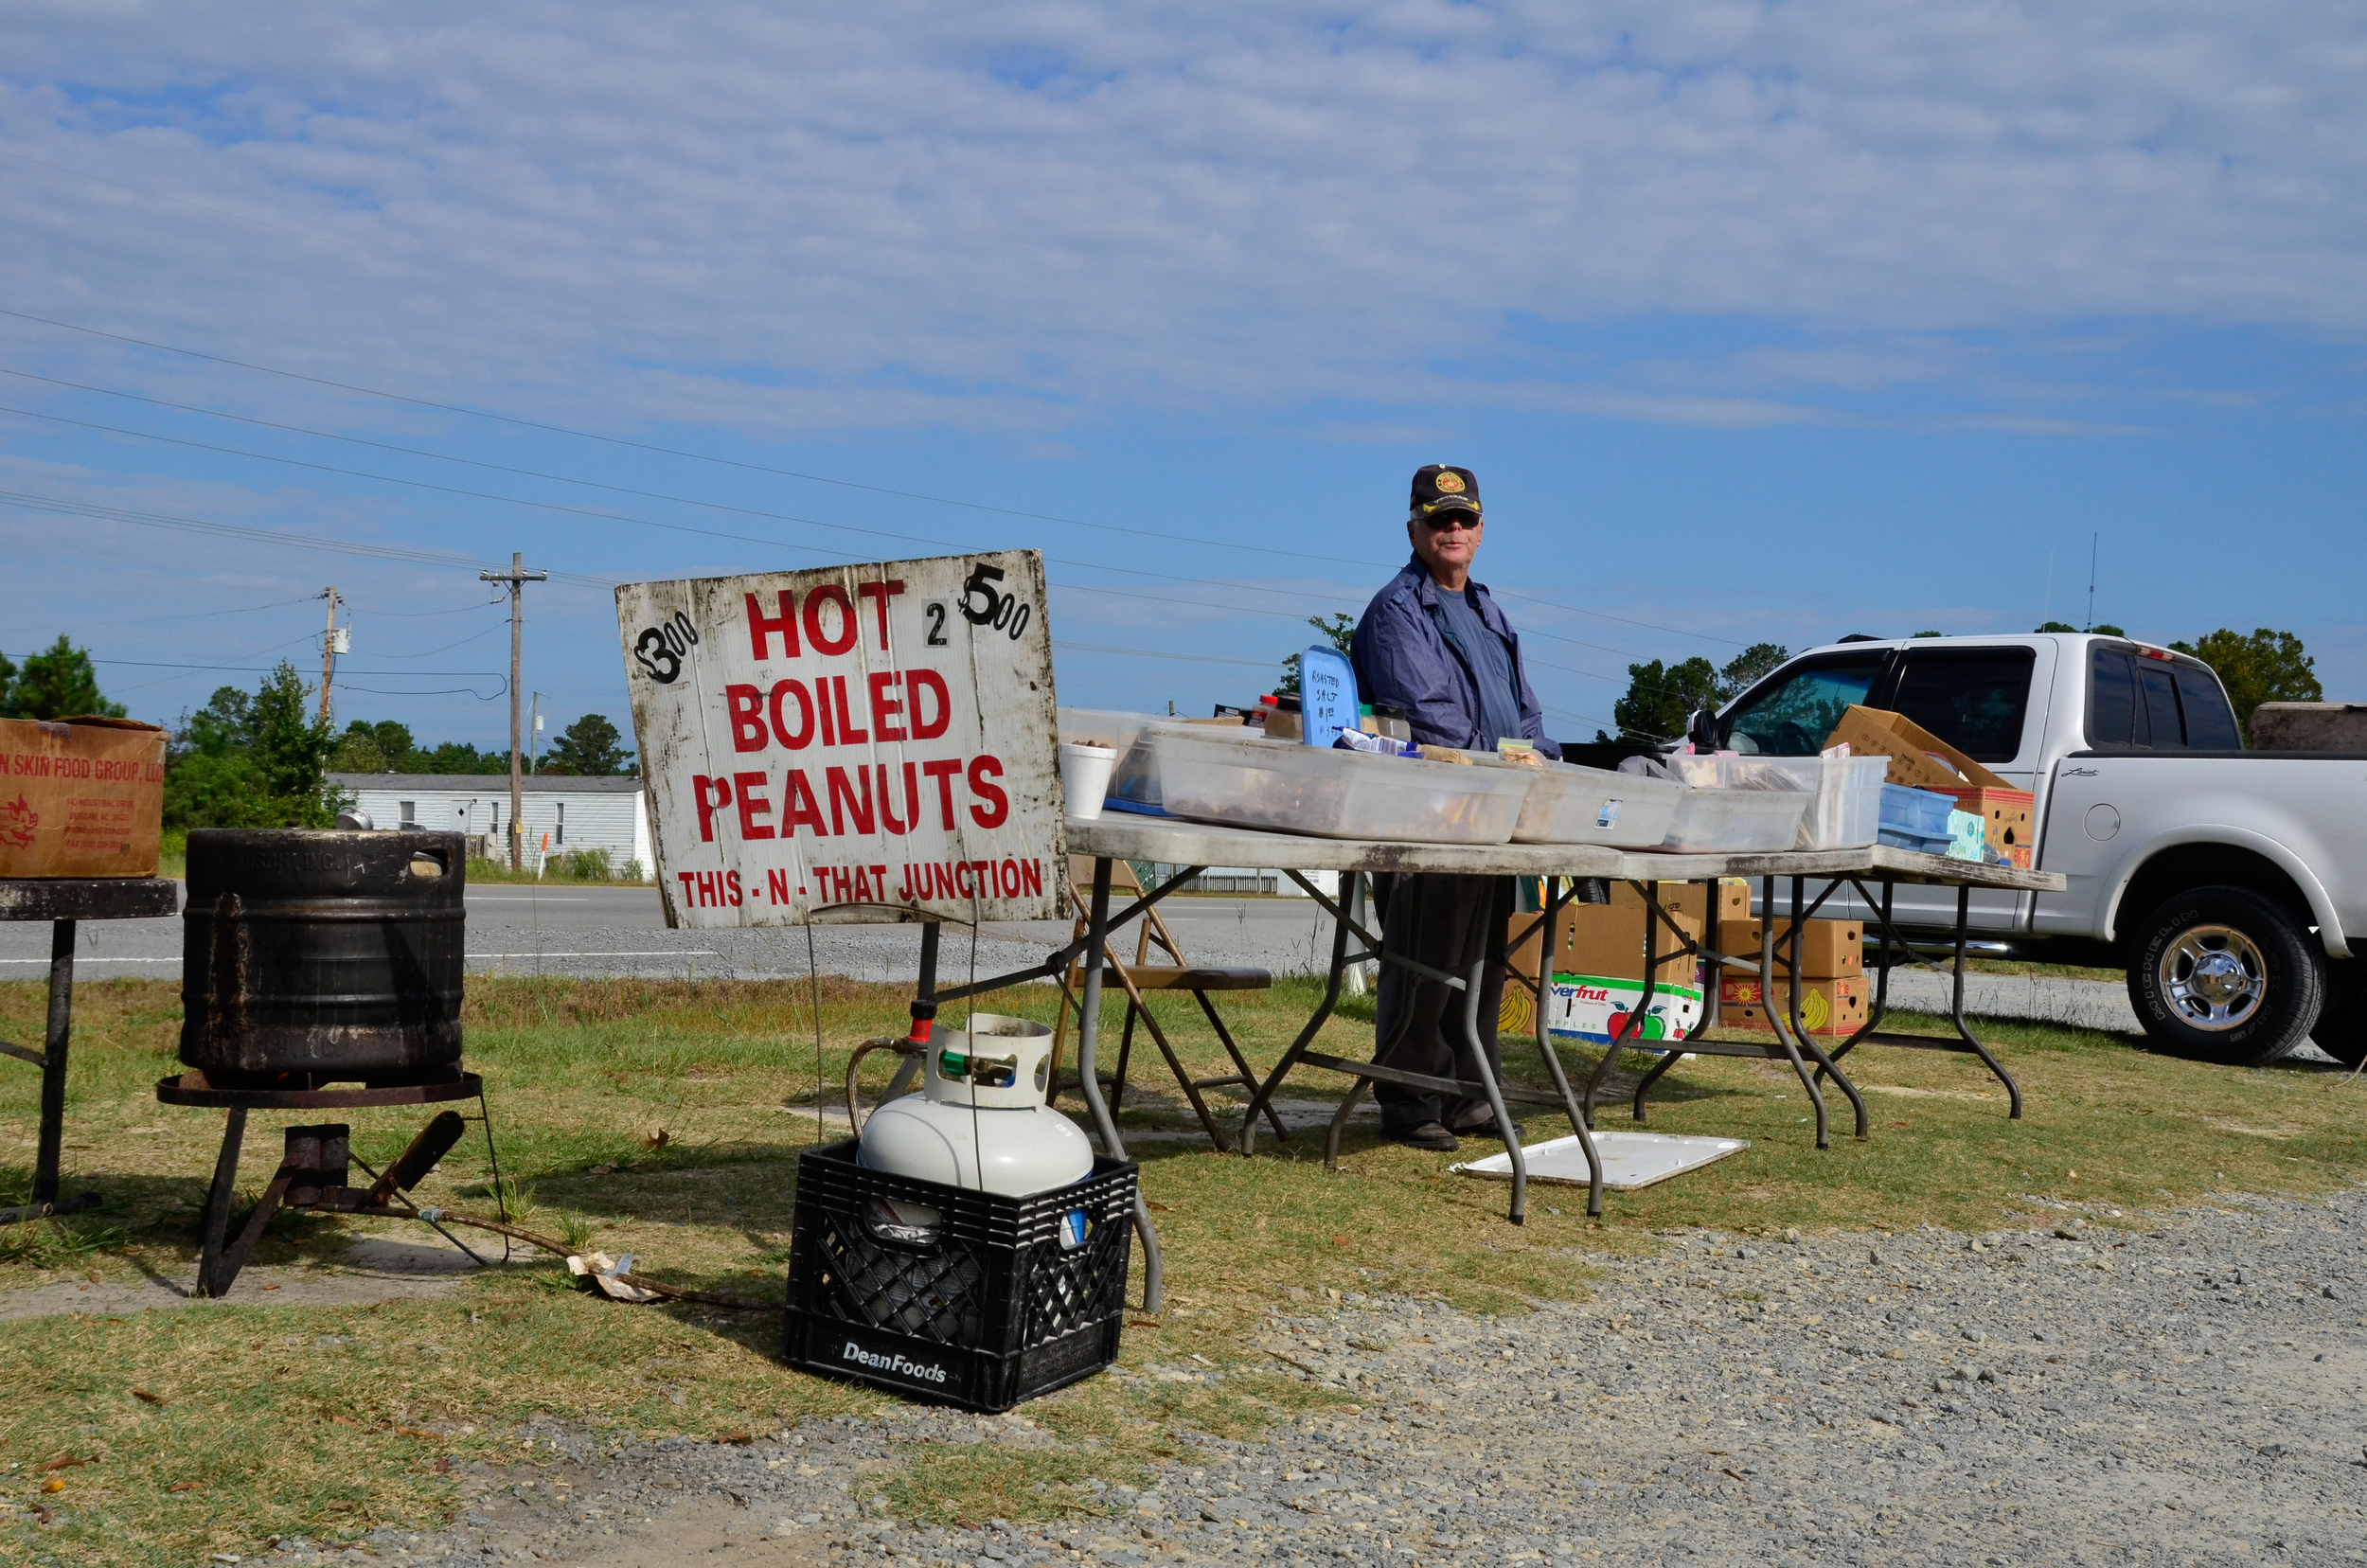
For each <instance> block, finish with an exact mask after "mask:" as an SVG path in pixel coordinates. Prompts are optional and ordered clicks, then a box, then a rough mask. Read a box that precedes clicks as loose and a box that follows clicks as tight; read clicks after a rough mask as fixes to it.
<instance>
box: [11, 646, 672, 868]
mask: <svg viewBox="0 0 2367 1568" xmlns="http://www.w3.org/2000/svg"><path fill="white" fill-rule="evenodd" d="M317 689H318V688H317V687H314V686H308V685H307V684H306V683H305V679H304V677H303V675H302V674H300V673H299V672H298V671H297V669H296V667H295V666H294V664H293V663H290V662H289V661H287V660H284V659H283V660H281V661H280V663H279V665H278V666H277V668H275V669H273V670H272V672H271V673H270V674H268V675H266V676H264V677H263V679H262V681H261V682H260V683H259V684H258V686H256V688H255V689H254V690H253V691H245V690H242V689H240V687H238V686H218V687H216V688H215V691H214V694H213V695H212V696H211V697H209V698H207V699H206V702H205V706H204V707H201V708H198V709H197V710H195V711H194V712H185V713H183V714H182V715H181V721H180V722H179V723H178V724H177V725H175V726H174V727H173V728H172V729H171V730H169V732H168V735H167V739H166V742H165V826H166V827H168V828H328V827H330V826H333V825H334V823H335V822H336V819H337V810H338V807H339V806H340V805H341V804H342V803H343V802H344V799H345V793H344V792H343V791H342V790H340V789H339V788H338V787H337V785H336V784H335V783H333V782H332V781H331V779H330V778H329V775H331V774H341V773H343V774H356V773H400V774H507V772H509V753H508V752H507V751H506V750H485V751H480V750H478V749H477V748H476V747H474V746H472V745H470V744H468V743H467V742H465V741H445V742H443V743H442V744H440V745H436V746H422V745H420V744H418V742H417V741H416V740H415V739H413V738H412V734H411V731H410V728H409V726H407V725H404V724H400V723H398V722H394V721H392V720H382V721H380V722H376V723H371V722H365V721H364V720H360V719H356V720H354V721H352V722H349V723H348V724H347V725H346V727H345V729H344V730H343V731H342V732H339V731H337V730H335V729H334V728H333V727H332V726H331V724H330V723H329V721H326V720H324V719H322V718H321V717H320V712H319V706H318V704H317V703H316V702H315V700H314V699H315V694H316V692H317ZM85 714H102V715H105V716H107V717H109V718H115V719H120V718H122V717H124V707H123V704H120V703H112V702H109V701H108V700H107V698H106V695H105V694H104V693H103V692H101V691H100V690H99V688H98V669H97V668H96V667H95V666H94V665H93V664H92V662H91V656H90V652H89V650H87V649H80V648H77V647H75V646H74V644H73V641H72V640H71V639H70V638H67V637H63V636H61V637H60V638H59V639H58V640H57V641H56V642H55V643H53V644H52V645H50V646H49V647H48V648H46V649H44V650H41V651H40V652H38V653H32V654H28V655H27V656H26V659H25V662H24V664H23V665H22V666H20V665H18V664H17V663H16V662H15V661H13V660H11V659H10V658H9V656H8V655H7V654H5V653H0V719H69V718H75V717H79V716H81V715H85ZM535 771H536V772H538V773H546V774H575V775H589V776H596V777H605V776H612V775H625V774H632V773H634V772H636V771H637V768H636V765H635V763H634V762H633V755H632V752H631V751H630V750H628V749H627V748H626V747H625V745H624V737H623V736H622V735H621V734H620V733H618V731H617V728H616V726H615V725H614V723H611V722H609V721H608V720H607V719H606V718H605V717H603V716H602V715H600V714H596V713H587V714H585V715H584V716H583V717H582V718H580V719H578V720H577V721H576V722H574V723H572V724H570V725H568V726H567V728H566V729H565V730H564V731H563V732H562V733H561V735H560V737H559V738H558V739H556V740H554V741H552V742H551V745H550V749H549V750H548V751H547V752H545V753H544V754H543V756H542V757H540V758H538V759H537V762H536V767H535Z"/></svg>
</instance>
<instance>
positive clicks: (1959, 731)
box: [1891, 648, 2038, 762]
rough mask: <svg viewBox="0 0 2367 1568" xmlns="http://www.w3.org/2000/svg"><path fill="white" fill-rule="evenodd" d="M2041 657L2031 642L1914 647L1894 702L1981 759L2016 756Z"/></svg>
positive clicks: (1894, 704)
mask: <svg viewBox="0 0 2367 1568" xmlns="http://www.w3.org/2000/svg"><path fill="white" fill-rule="evenodd" d="M2037 661H2038V655H2037V654H2036V653H2034V652H2033V651H2032V650H2029V649H2027V648H1947V649H1942V648H1930V649H1910V650H1908V651H1907V668H1906V671H1905V673H1904V674H1902V675H1901V676H1900V677H1899V679H1898V692H1897V695H1895V696H1894V697H1893V698H1892V699H1891V706H1892V707H1893V708H1894V709H1895V710H1897V711H1898V712H1900V713H1903V714H1905V715H1906V716H1907V717H1908V718H1910V719H1912V720H1913V721H1914V722H1916V723H1918V724H1921V725H1922V726H1923V727H1924V728H1925V729H1928V730H1930V731H1931V733H1932V734H1933V735H1936V736H1938V737H1939V738H1940V739H1943V740H1945V741H1947V742H1948V743H1949V745H1951V746H1953V747H1955V748H1956V749H1957V750H1958V751H1960V752H1963V753H1964V754H1965V755H1966V756H1967V757H1971V758H1972V759H1973V760H1974V761H1976V762H2011V761H2012V760H2013V759H2014V757H2016V755H2018V754H2019V753H2020V751H2021V722H2022V716H2023V715H2024V714H2025V713H2027V712H2028V711H2029V709H2030V672H2031V669H2032V668H2033V667H2034V666H2035V665H2036V663H2037Z"/></svg>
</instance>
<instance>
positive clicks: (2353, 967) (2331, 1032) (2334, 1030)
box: [2309, 958, 2367, 1067]
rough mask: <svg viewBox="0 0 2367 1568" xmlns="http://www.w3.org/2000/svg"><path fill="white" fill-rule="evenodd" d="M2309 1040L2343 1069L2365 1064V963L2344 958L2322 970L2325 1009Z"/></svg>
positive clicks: (2366, 969)
mask: <svg viewBox="0 0 2367 1568" xmlns="http://www.w3.org/2000/svg"><path fill="white" fill-rule="evenodd" d="M2309 1038H2310V1039H2312V1040H2314V1041H2316V1042H2318V1049H2320V1050H2322V1051H2323V1052H2325V1053H2326V1055H2328V1056H2330V1057H2332V1058H2333V1059H2334V1060H2337V1061H2339V1062H2340V1063H2341V1064H2342V1065H2343V1066H2345V1067H2357V1066H2358V1064H2359V1063H2360V1062H2362V1061H2367V959H2358V958H2345V959H2343V960H2342V961H2341V962H2340V963H2338V964H2332V965H2329V966H2328V967H2327V970H2326V1005H2325V1007H2323V1009H2322V1010H2321V1011H2320V1012H2319V1014H2318V1024H2317V1026H2316V1027H2315V1028H2313V1029H2311V1030H2310V1031H2309Z"/></svg>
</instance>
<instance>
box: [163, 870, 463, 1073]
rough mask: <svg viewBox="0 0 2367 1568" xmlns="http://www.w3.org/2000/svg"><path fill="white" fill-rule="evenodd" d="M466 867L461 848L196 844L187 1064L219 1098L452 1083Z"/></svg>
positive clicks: (185, 1016) (185, 999)
mask: <svg viewBox="0 0 2367 1568" xmlns="http://www.w3.org/2000/svg"><path fill="white" fill-rule="evenodd" d="M466 865H467V862H466V859H465V857H464V850H463V846H462V841H461V837H460V835H459V834H457V833H417V832H392V833H363V832H309V831H302V830H297V829H276V830H247V829H199V830H197V831H195V832H192V833H191V834H190V835H189V891H188V903H187V907H186V908H185V909H184V911H183V912H182V917H181V918H182V959H181V1001H182V1025H181V1060H182V1061H183V1062H184V1063H186V1064H187V1065H188V1066H190V1067H194V1068H197V1069H199V1070H200V1071H201V1072H203V1073H204V1074H205V1076H206V1078H208V1079H210V1080H212V1081H213V1082H215V1083H216V1084H228V1083H233V1082H237V1081H240V1080H251V1079H253V1078H256V1077H275V1078H276V1077H277V1076H278V1075H283V1074H293V1075H299V1076H301V1077H304V1078H309V1079H310V1080H311V1082H312V1083H320V1082H328V1081H332V1080H333V1081H353V1080H360V1081H362V1082H365V1083H370V1084H401V1083H419V1082H425V1081H429V1080H433V1079H439V1078H447V1077H451V1076H453V1074H454V1071H455V1068H454V1064H455V1063H456V1062H458V1061H459V1060H460V996H461V987H462V983H463V977H464V963H463V960H464V957H465V947H464V935H465V930H466V926H465V922H466V920H467V918H468V913H467V910H466V908H465V907H464V905H463V904H462V901H461V886H462V882H463V879H464V873H465V869H466Z"/></svg>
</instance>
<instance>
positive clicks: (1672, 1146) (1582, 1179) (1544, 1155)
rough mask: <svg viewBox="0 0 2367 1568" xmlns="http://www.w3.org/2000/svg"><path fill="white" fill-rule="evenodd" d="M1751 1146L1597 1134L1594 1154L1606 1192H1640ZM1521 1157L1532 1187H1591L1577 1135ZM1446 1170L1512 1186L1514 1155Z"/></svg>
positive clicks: (1667, 1135)
mask: <svg viewBox="0 0 2367 1568" xmlns="http://www.w3.org/2000/svg"><path fill="white" fill-rule="evenodd" d="M1750 1147H1751V1145H1750V1144H1749V1142H1747V1141H1746V1140H1744V1139H1741V1138H1695V1137H1684V1136H1681V1135H1679V1134H1676V1133H1672V1132H1597V1133H1595V1134H1594V1152H1595V1154H1596V1155H1597V1156H1599V1157H1600V1158H1601V1160H1602V1162H1603V1189H1604V1190H1605V1191H1607V1192H1633V1191H1635V1190H1636V1189H1637V1188H1639V1187H1647V1186H1652V1185H1656V1184H1658V1183H1661V1182H1665V1181H1667V1180H1668V1179H1669V1178H1670V1177H1671V1176H1682V1175H1683V1174H1684V1173H1685V1172H1686V1171H1688V1170H1698V1169H1700V1167H1703V1166H1705V1165H1708V1164H1710V1163H1711V1162H1712V1161H1715V1160H1722V1159H1724V1158H1725V1157H1726V1156H1727V1155H1729V1154H1738V1153H1740V1152H1741V1151H1742V1150H1744V1149H1748V1148H1750ZM1521 1153H1522V1158H1523V1159H1525V1160H1526V1161H1527V1163H1528V1167H1529V1180H1530V1181H1532V1182H1554V1183H1559V1184H1563V1185H1570V1186H1585V1185H1587V1180H1588V1178H1587V1172H1586V1150H1585V1149H1581V1148H1580V1147H1578V1140H1577V1138H1576V1137H1575V1135H1573V1136H1570V1137H1567V1138H1548V1139H1547V1140H1546V1141H1545V1142H1543V1143H1541V1144H1523V1145H1522V1146H1521ZM1448 1168H1449V1169H1450V1170H1452V1171H1455V1172H1457V1173H1458V1174H1460V1175H1464V1176H1477V1177H1481V1178H1483V1179H1485V1180H1492V1181H1498V1182H1509V1181H1510V1180H1512V1156H1511V1155H1509V1154H1490V1155H1489V1156H1487V1158H1486V1159H1484V1160H1470V1161H1467V1162H1465V1163H1463V1164H1460V1165H1454V1166H1450V1167H1448Z"/></svg>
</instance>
